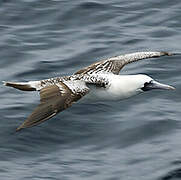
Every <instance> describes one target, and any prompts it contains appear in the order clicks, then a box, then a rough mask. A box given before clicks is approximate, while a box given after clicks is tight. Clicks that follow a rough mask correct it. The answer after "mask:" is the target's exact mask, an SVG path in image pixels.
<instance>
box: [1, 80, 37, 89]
mask: <svg viewBox="0 0 181 180" xmlns="http://www.w3.org/2000/svg"><path fill="white" fill-rule="evenodd" d="M3 84H4V85H5V86H10V87H13V88H16V89H19V90H22V91H36V88H35V87H32V86H31V85H30V84H29V83H28V82H6V81H3Z"/></svg>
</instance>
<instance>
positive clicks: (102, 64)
mask: <svg viewBox="0 0 181 180" xmlns="http://www.w3.org/2000/svg"><path fill="white" fill-rule="evenodd" d="M171 55H172V54H171V53H168V52H136V53H131V54H125V55H120V56H115V57H111V58H109V59H106V60H102V61H99V62H96V63H94V64H91V65H90V66H87V67H85V68H83V69H81V70H79V71H77V72H76V73H75V74H92V73H98V72H109V73H113V74H119V72H120V70H121V69H122V68H123V67H124V66H125V65H126V64H129V63H132V62H135V61H139V60H142V59H147V58H156V57H160V56H171Z"/></svg>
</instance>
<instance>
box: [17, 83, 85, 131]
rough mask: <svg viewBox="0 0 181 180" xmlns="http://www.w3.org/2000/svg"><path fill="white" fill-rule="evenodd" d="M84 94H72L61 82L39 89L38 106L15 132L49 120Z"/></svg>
mask: <svg viewBox="0 0 181 180" xmlns="http://www.w3.org/2000/svg"><path fill="white" fill-rule="evenodd" d="M85 94H86V93H85V92H84V94H81V93H78V92H77V93H73V92H72V91H71V90H70V89H69V88H68V86H66V85H65V84H64V83H62V82H60V83H58V84H55V85H50V86H47V87H45V88H43V89H41V90H40V104H39V105H38V106H37V108H35V110H34V111H33V112H32V114H31V115H30V116H29V117H28V118H27V119H26V120H25V121H24V122H23V124H22V125H20V126H19V127H18V128H17V129H16V130H17V131H19V130H21V129H22V128H28V127H32V126H35V125H38V124H40V123H42V122H44V121H46V120H48V119H50V118H51V117H53V116H55V115H56V114H57V113H59V112H60V111H63V110H65V109H66V108H68V107H70V106H71V105H72V103H74V102H76V101H78V100H79V99H80V98H81V97H82V96H83V95H85Z"/></svg>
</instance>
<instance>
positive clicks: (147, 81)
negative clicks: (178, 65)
mask: <svg viewBox="0 0 181 180" xmlns="http://www.w3.org/2000/svg"><path fill="white" fill-rule="evenodd" d="M134 85H135V86H136V88H137V90H138V91H140V92H144V91H150V90H153V89H163V90H173V89H175V88H174V87H172V86H169V85H166V84H162V83H159V82H157V81H155V80H154V79H152V78H151V77H149V76H147V75H144V74H139V75H135V84H134Z"/></svg>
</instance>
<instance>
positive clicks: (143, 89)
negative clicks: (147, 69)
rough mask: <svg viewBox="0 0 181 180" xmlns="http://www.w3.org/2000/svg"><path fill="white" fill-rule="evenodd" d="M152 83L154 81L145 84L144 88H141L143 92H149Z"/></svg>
mask: <svg viewBox="0 0 181 180" xmlns="http://www.w3.org/2000/svg"><path fill="white" fill-rule="evenodd" d="M151 83H152V80H151V81H149V82H145V83H144V87H142V88H141V90H142V91H149V90H150V88H149V85H150V84H151Z"/></svg>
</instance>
